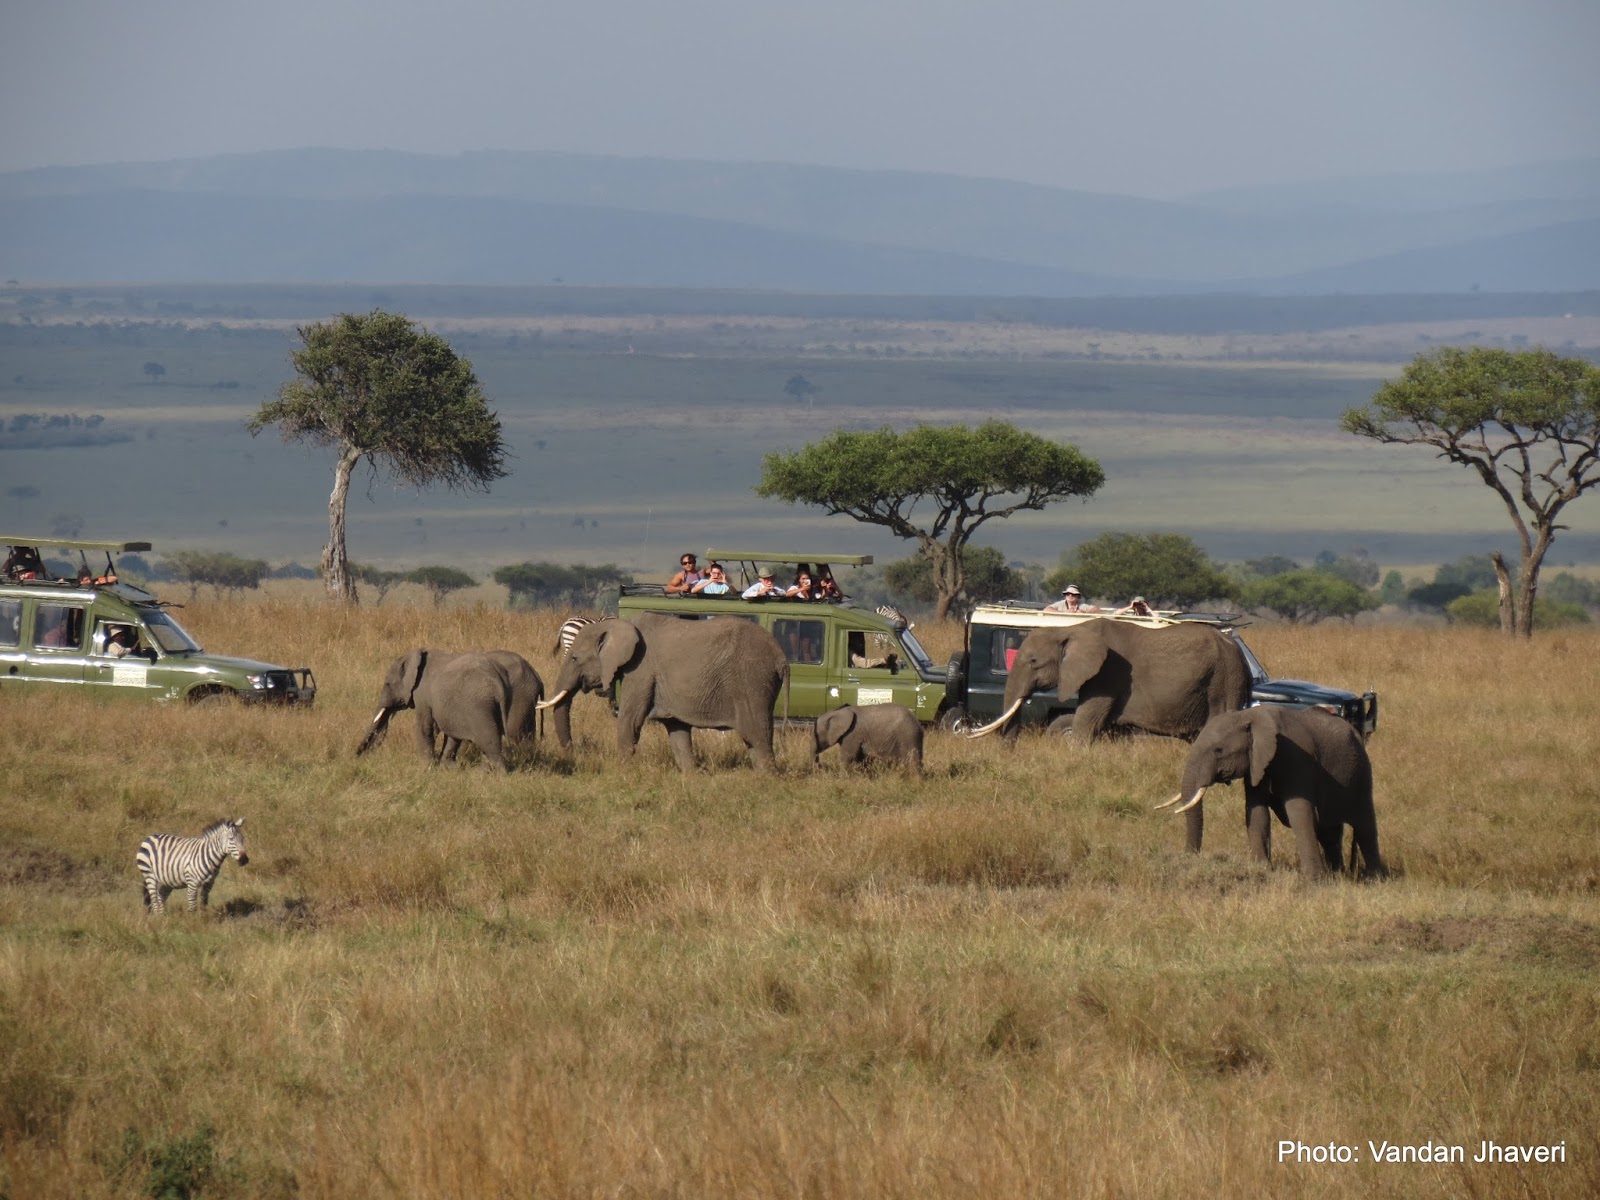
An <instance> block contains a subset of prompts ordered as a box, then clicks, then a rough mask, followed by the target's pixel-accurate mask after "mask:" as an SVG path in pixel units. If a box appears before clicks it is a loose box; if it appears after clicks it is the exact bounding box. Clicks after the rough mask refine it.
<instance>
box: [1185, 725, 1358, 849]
mask: <svg viewBox="0 0 1600 1200" xmlns="http://www.w3.org/2000/svg"><path fill="white" fill-rule="evenodd" d="M1241 779H1242V780H1244V783H1245V789H1244V795H1245V828H1246V830H1248V832H1249V840H1250V851H1251V855H1252V857H1254V858H1255V859H1256V860H1257V861H1259V862H1267V861H1270V860H1271V857H1272V819H1273V818H1274V817H1276V818H1277V819H1278V821H1279V823H1281V824H1283V825H1287V826H1288V827H1289V828H1290V829H1292V830H1293V831H1294V839H1295V845H1296V847H1297V848H1298V849H1299V852H1300V869H1301V871H1302V872H1303V873H1304V874H1305V875H1306V877H1307V878H1311V879H1317V878H1321V877H1322V876H1323V875H1325V874H1326V873H1327V872H1329V871H1333V872H1338V871H1340V870H1342V869H1343V867H1344V855H1343V852H1342V848H1341V847H1340V845H1339V840H1340V835H1341V834H1342V833H1343V831H1344V827H1345V826H1346V825H1349V826H1350V828H1351V832H1352V838H1351V848H1350V866H1351V869H1352V871H1353V870H1354V869H1355V864H1356V853H1357V851H1358V850H1359V852H1360V855H1361V859H1362V862H1363V865H1364V867H1365V871H1366V874H1368V875H1374V876H1382V875H1385V874H1387V868H1385V866H1384V864H1383V858H1382V856H1381V855H1380V854H1379V853H1378V821H1377V817H1376V815H1375V814H1374V811H1373V806H1372V763H1371V760H1370V759H1368V757H1367V748H1366V745H1365V743H1363V742H1362V740H1361V735H1360V734H1359V733H1357V732H1356V731H1355V730H1354V729H1352V728H1351V726H1350V725H1349V723H1348V722H1346V721H1344V720H1342V719H1341V718H1339V717H1336V716H1333V715H1332V714H1330V713H1326V712H1323V711H1322V710H1320V709H1315V708H1282V707H1279V706H1277V705H1270V704H1269V705H1262V706H1260V707H1257V708H1247V709H1245V710H1244V711H1242V712H1230V713H1219V714H1218V715H1217V716H1215V717H1212V718H1211V720H1209V721H1207V722H1206V725H1205V728H1204V729H1202V730H1201V731H1200V735H1199V736H1198V737H1197V738H1195V740H1194V745H1193V746H1192V747H1190V750H1189V756H1188V759H1187V761H1186V762H1185V763H1184V768H1183V781H1182V784H1181V786H1180V787H1179V790H1178V794H1177V795H1176V796H1174V797H1173V798H1172V799H1171V800H1168V801H1166V802H1165V803H1163V804H1158V805H1156V807H1157V808H1170V807H1172V806H1173V805H1175V804H1177V803H1178V802H1179V801H1181V800H1183V798H1184V797H1185V796H1187V797H1188V798H1189V799H1188V802H1187V803H1185V804H1184V805H1183V807H1182V808H1178V809H1176V810H1175V811H1176V812H1181V813H1184V814H1185V815H1186V816H1187V817H1189V818H1190V821H1191V824H1190V826H1189V829H1190V835H1191V836H1190V838H1189V842H1188V847H1189V849H1190V850H1192V851H1198V850H1199V849H1200V839H1199V837H1198V836H1195V832H1196V830H1198V829H1199V828H1201V825H1200V823H1199V822H1198V821H1196V820H1195V818H1197V817H1198V816H1199V814H1200V813H1201V811H1202V809H1201V807H1200V805H1201V802H1202V800H1204V798H1205V794H1206V789H1207V788H1209V787H1210V786H1211V785H1212V784H1217V783H1234V782H1236V781H1238V780H1241Z"/></svg>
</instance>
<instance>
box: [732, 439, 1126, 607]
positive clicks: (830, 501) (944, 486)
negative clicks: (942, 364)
mask: <svg viewBox="0 0 1600 1200" xmlns="http://www.w3.org/2000/svg"><path fill="white" fill-rule="evenodd" d="M1104 482H1105V473H1104V472H1103V471H1101V469H1100V464H1099V463H1097V462H1095V461H1094V460H1093V459H1091V458H1088V457H1086V456H1085V455H1084V454H1082V453H1081V452H1080V451H1079V450H1078V448H1077V447H1076V446H1073V445H1069V444H1064V443H1061V442H1052V441H1049V440H1048V439H1046V438H1042V437H1040V436H1039V435H1037V434H1033V433H1025V432H1023V431H1022V430H1020V429H1018V428H1016V427H1015V426H1013V425H1009V424H1007V423H1006V422H1004V421H986V422H985V423H984V424H982V425H980V426H978V428H976V429H968V428H967V427H966V426H965V425H947V426H934V425H918V426H916V427H915V428H913V429H909V430H907V431H906V432H905V433H896V432H895V431H894V430H893V429H891V428H889V427H888V426H884V427H883V428H882V429H879V430H876V431H875V432H870V433H851V432H849V431H846V430H843V429H840V430H835V431H834V432H833V433H832V434H830V435H829V436H828V437H827V438H826V439H824V440H823V441H820V442H815V443H813V444H811V445H809V446H805V447H803V448H802V449H800V450H797V451H795V452H794V453H793V454H769V455H767V456H766V458H765V459H763V460H762V464H761V482H760V483H759V484H758V485H757V486H756V494H757V495H759V496H766V497H768V498H771V499H776V500H783V501H786V502H787V503H789V504H796V503H801V504H814V505H816V506H818V507H819V508H822V509H823V510H824V511H826V512H828V513H829V514H840V515H843V516H848V517H854V518H855V519H856V520H858V521H864V522H866V523H867V524H870V525H882V526H884V527H885V528H886V529H888V530H890V531H891V532H892V533H894V534H895V535H896V536H898V537H903V538H909V539H913V540H915V541H916V543H917V545H918V548H919V550H920V551H921V553H922V556H923V557H924V558H925V559H927V561H928V566H929V569H930V570H931V572H932V574H933V585H934V593H935V597H936V601H935V610H934V611H935V617H936V618H937V619H939V620H943V619H944V618H945V616H946V615H947V614H948V613H949V611H950V606H951V604H953V603H954V602H955V601H956V599H957V598H958V597H959V596H960V595H961V593H962V589H963V588H964V587H965V585H966V569H965V565H964V563H963V558H962V554H963V551H964V550H965V548H966V545H967V541H968V539H970V538H971V537H972V535H973V534H974V533H975V532H977V530H978V529H979V528H980V527H982V526H983V525H984V524H985V523H986V522H988V521H991V520H995V519H997V518H1003V517H1009V516H1010V515H1011V514H1012V513H1015V512H1019V511H1021V510H1023V509H1035V510H1042V509H1043V508H1044V507H1045V505H1047V504H1049V503H1051V502H1052V501H1055V500H1065V499H1067V498H1069V497H1072V496H1083V497H1088V496H1091V495H1093V494H1094V492H1095V491H1096V490H1097V489H1098V488H1099V487H1100V485H1101V484H1103V483H1104ZM919 504H923V506H924V507H923V509H922V511H921V512H920V513H919V512H918V511H917V506H918V505H919ZM991 505H993V506H994V507H991Z"/></svg>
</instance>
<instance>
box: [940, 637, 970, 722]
mask: <svg viewBox="0 0 1600 1200" xmlns="http://www.w3.org/2000/svg"><path fill="white" fill-rule="evenodd" d="M944 701H945V703H946V704H954V705H956V706H958V707H961V708H965V707H966V703H967V652H966V651H965V650H962V651H960V652H958V653H956V654H952V655H951V656H950V665H949V666H948V667H946V668H945V669H944Z"/></svg>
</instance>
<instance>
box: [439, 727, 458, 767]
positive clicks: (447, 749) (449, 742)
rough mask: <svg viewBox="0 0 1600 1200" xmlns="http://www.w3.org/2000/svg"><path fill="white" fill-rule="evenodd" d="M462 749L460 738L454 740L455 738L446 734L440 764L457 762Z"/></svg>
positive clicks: (440, 753)
mask: <svg viewBox="0 0 1600 1200" xmlns="http://www.w3.org/2000/svg"><path fill="white" fill-rule="evenodd" d="M460 749H461V739H460V738H453V737H451V736H449V735H448V734H446V735H445V739H444V742H443V744H442V745H441V746H440V752H439V761H440V762H447V763H453V762H455V760H456V754H457V753H458V752H459V751H460Z"/></svg>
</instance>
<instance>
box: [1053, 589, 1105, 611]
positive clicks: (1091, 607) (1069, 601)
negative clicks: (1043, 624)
mask: <svg viewBox="0 0 1600 1200" xmlns="http://www.w3.org/2000/svg"><path fill="white" fill-rule="evenodd" d="M1044 611H1045V612H1055V613H1080V612H1084V613H1092V612H1099V611H1100V608H1099V606H1098V605H1095V604H1085V603H1084V602H1083V593H1082V592H1081V591H1079V590H1078V585H1077V584H1075V583H1069V584H1067V586H1066V587H1064V588H1062V589H1061V599H1059V600H1057V601H1056V602H1055V603H1054V604H1046V605H1045V606H1044Z"/></svg>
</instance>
